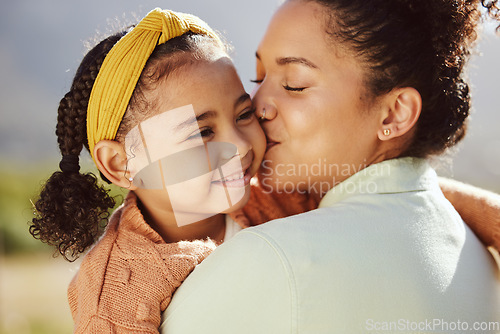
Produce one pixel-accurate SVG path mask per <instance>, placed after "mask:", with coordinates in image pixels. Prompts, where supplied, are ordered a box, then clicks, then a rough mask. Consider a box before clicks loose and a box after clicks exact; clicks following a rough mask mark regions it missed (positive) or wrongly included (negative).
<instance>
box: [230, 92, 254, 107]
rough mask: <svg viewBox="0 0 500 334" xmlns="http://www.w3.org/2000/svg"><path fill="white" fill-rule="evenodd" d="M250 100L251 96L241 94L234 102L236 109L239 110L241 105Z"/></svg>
mask: <svg viewBox="0 0 500 334" xmlns="http://www.w3.org/2000/svg"><path fill="white" fill-rule="evenodd" d="M248 100H250V95H248V94H247V93H243V94H241V96H240V97H239V98H237V99H236V101H235V102H234V109H236V108H238V106H239V105H240V104H243V103H245V102H246V101H248Z"/></svg>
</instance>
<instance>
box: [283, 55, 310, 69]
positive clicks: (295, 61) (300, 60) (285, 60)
mask: <svg viewBox="0 0 500 334" xmlns="http://www.w3.org/2000/svg"><path fill="white" fill-rule="evenodd" d="M276 64H278V65H288V64H299V65H305V66H307V67H310V68H314V69H317V68H318V66H316V65H315V64H314V63H312V62H311V61H309V60H307V59H306V58H302V57H281V58H276Z"/></svg>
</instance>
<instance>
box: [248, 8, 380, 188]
mask: <svg viewBox="0 0 500 334" xmlns="http://www.w3.org/2000/svg"><path fill="white" fill-rule="evenodd" d="M323 13H324V8H323V7H321V6H320V5H318V4H315V3H312V2H305V1H300V0H299V1H288V2H286V3H285V4H284V5H283V6H282V7H281V8H280V9H279V10H278V11H277V12H276V14H275V15H274V17H273V18H272V20H271V22H270V25H269V27H268V29H267V32H266V34H265V36H264V38H263V39H262V42H261V43H260V45H259V47H258V50H257V53H256V57H257V78H256V82H257V86H256V87H255V89H254V91H253V99H254V103H255V105H256V107H257V110H258V115H259V116H260V115H262V113H263V109H265V110H266V119H267V120H266V121H263V122H262V126H263V128H264V132H265V133H266V136H267V141H268V144H267V150H266V154H265V157H264V162H263V165H262V168H261V171H260V178H261V182H262V183H263V185H264V186H265V187H266V188H267V189H269V190H272V191H291V190H299V191H307V192H311V193H320V194H323V193H324V192H325V191H327V190H328V189H330V188H331V187H332V186H333V185H334V184H336V183H338V182H341V181H343V180H345V179H346V178H347V177H349V176H350V175H352V174H354V173H356V172H357V171H359V170H360V169H362V168H364V167H366V166H367V165H370V164H372V163H374V162H378V160H380V156H379V153H377V151H378V150H377V147H378V143H379V141H378V138H377V130H378V128H379V125H380V121H381V120H380V119H379V118H380V117H378V116H377V113H372V112H371V110H370V109H372V108H373V107H372V105H374V104H373V103H371V101H370V99H369V98H368V97H367V95H366V94H365V90H364V86H363V72H362V69H361V67H360V64H359V63H358V60H356V59H355V58H354V57H352V56H349V54H348V53H346V52H344V51H343V50H342V49H341V48H340V45H336V44H335V42H334V41H333V40H331V39H329V37H328V35H327V34H326V33H325V28H324V23H325V17H324V14H323ZM269 187H271V188H269Z"/></svg>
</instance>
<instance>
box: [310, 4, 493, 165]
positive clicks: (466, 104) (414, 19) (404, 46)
mask: <svg viewBox="0 0 500 334" xmlns="http://www.w3.org/2000/svg"><path fill="white" fill-rule="evenodd" d="M305 1H310V2H315V3H318V4H320V5H322V6H323V7H324V8H325V13H326V17H327V20H326V32H327V34H328V35H329V36H331V38H333V40H335V41H340V42H341V43H345V45H346V46H347V48H348V50H350V51H352V52H354V54H355V55H356V56H358V57H359V59H361V60H362V62H363V64H364V65H365V66H366V67H367V68H368V70H367V74H366V77H365V83H366V87H367V92H368V93H369V95H370V96H372V97H377V96H380V95H382V94H385V93H388V92H390V91H391V90H392V89H394V88H399V87H413V88H415V89H417V90H418V91H419V93H420V95H421V97H422V111H421V115H420V118H419V120H418V122H417V129H416V132H415V135H414V137H413V140H412V142H411V143H410V145H409V147H408V148H407V149H406V151H405V152H403V153H402V155H401V156H415V157H427V156H429V155H432V154H439V153H442V152H443V151H444V150H445V149H446V148H449V147H451V146H453V145H455V144H456V143H457V142H459V141H460V140H461V139H462V138H463V137H464V135H465V133H466V127H467V122H466V120H467V117H468V115H469V109H470V95H469V86H468V84H467V82H466V81H465V79H464V77H463V68H464V65H465V64H466V62H467V60H468V58H469V55H470V50H471V47H472V45H473V43H474V41H475V40H476V38H477V33H476V28H477V24H478V23H479V21H480V18H481V11H480V7H481V6H480V4H481V5H482V6H483V7H485V8H486V10H487V13H488V14H489V16H490V17H492V18H493V19H496V20H500V14H499V4H498V0H490V1H485V0H481V1H479V0H369V1H368V0H305ZM497 30H498V29H497Z"/></svg>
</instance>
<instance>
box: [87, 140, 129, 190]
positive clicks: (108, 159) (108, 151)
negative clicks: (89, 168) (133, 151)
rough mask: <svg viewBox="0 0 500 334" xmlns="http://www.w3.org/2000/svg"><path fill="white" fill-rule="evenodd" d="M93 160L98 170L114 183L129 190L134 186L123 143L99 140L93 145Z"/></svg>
mask: <svg viewBox="0 0 500 334" xmlns="http://www.w3.org/2000/svg"><path fill="white" fill-rule="evenodd" d="M94 161H95V162H96V165H97V168H98V169H99V171H100V172H101V173H102V174H103V175H104V176H105V177H106V178H107V179H108V180H109V181H110V182H111V183H113V184H114V185H117V186H119V187H122V188H127V189H130V190H135V187H134V186H133V185H132V181H130V177H131V175H130V172H129V171H128V170H127V154H126V153H125V150H124V148H123V145H122V144H120V143H119V142H116V141H113V140H101V141H99V142H98V143H97V144H96V145H95V147H94Z"/></svg>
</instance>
